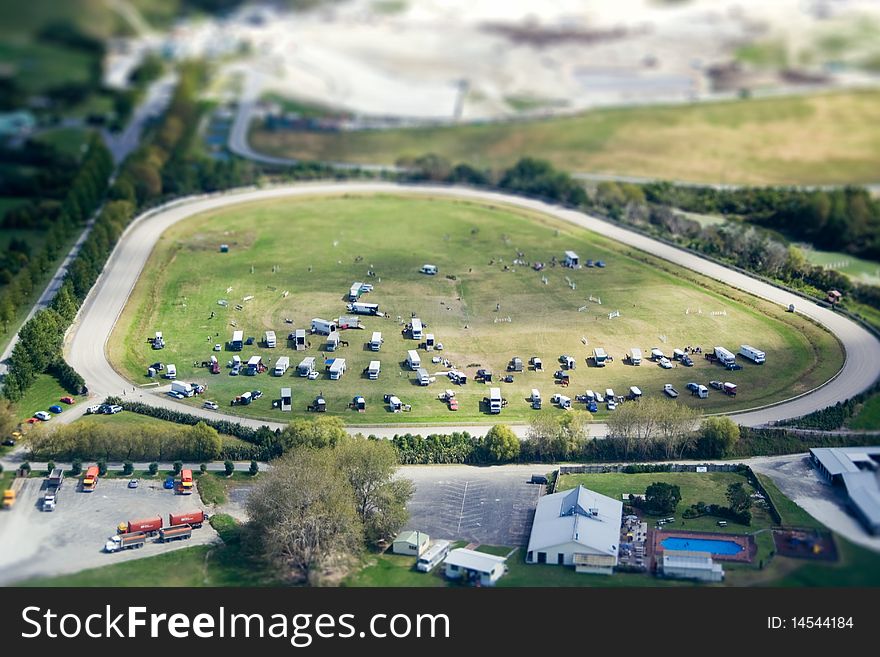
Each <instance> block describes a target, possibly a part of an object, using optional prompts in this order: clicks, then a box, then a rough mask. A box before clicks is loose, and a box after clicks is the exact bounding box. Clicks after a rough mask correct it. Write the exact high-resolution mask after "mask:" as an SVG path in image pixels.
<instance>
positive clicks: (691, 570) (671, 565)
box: [661, 550, 724, 582]
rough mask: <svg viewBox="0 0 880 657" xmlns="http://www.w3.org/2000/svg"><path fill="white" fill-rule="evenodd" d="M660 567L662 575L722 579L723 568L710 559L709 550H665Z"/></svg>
mask: <svg viewBox="0 0 880 657" xmlns="http://www.w3.org/2000/svg"><path fill="white" fill-rule="evenodd" d="M661 569H662V573H663V576H664V577H674V578H676V579H697V580H700V581H703V582H721V581H723V580H724V568H723V567H722V566H721V564H720V563H715V562H714V561H712V554H711V553H709V552H691V551H688V550H665V551H664V552H663V563H662V565H661Z"/></svg>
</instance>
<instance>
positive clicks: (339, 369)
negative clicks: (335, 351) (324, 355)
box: [328, 358, 345, 381]
mask: <svg viewBox="0 0 880 657" xmlns="http://www.w3.org/2000/svg"><path fill="white" fill-rule="evenodd" d="M328 371H329V372H330V378H331V379H332V380H334V381H338V380H339V379H341V378H342V375H343V374H345V359H344V358H334V359H333V362H332V363H330V369H329V370H328Z"/></svg>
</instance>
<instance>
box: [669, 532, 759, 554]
mask: <svg viewBox="0 0 880 657" xmlns="http://www.w3.org/2000/svg"><path fill="white" fill-rule="evenodd" d="M660 545H662V546H663V549H665V550H691V551H693V552H711V553H712V554H739V553H740V552H742V550H743V548H742V546H740V545H737V544H736V543H734V542H733V541H723V540H715V539H708V538H677V537H675V536H670V537H669V538H664V539H663V540H662V541H660Z"/></svg>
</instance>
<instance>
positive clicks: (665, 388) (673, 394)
mask: <svg viewBox="0 0 880 657" xmlns="http://www.w3.org/2000/svg"><path fill="white" fill-rule="evenodd" d="M663 392H665V393H666V394H667V395H668V396H669V397H672V398H673V399H675V398H676V397H678V390H676V389H675V388H673V387H672V384H671V383H666V384H664V385H663Z"/></svg>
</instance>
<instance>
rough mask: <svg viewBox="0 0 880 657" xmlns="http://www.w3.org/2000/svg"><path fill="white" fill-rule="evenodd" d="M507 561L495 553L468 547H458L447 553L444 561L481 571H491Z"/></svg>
mask: <svg viewBox="0 0 880 657" xmlns="http://www.w3.org/2000/svg"><path fill="white" fill-rule="evenodd" d="M505 561H507V559H506V558H505V557H496V556H495V555H494V554H486V553H485V552H477V551H476V550H468V549H467V548H456V549H455V550H452V551H450V552H449V554H448V555H447V557H446V559H445V561H444V563H447V564H450V565H452V566H458V567H459V568H466V569H468V570H475V571H477V572H480V573H491V572H492V571H493V570H495V568H497V567H498V564H499V563H504V562H505Z"/></svg>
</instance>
